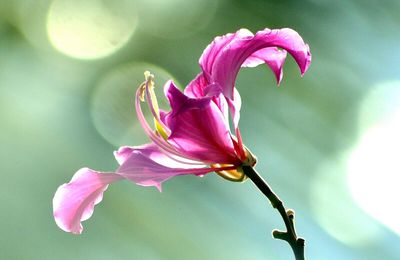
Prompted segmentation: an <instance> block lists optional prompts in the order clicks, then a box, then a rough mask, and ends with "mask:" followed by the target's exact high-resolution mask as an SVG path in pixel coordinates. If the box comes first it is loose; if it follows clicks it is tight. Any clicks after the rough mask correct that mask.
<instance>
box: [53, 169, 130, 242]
mask: <svg viewBox="0 0 400 260" xmlns="http://www.w3.org/2000/svg"><path fill="white" fill-rule="evenodd" d="M120 179H122V177H121V176H119V175H116V174H113V173H100V172H96V171H93V170H91V169H88V168H82V169H80V170H79V171H77V172H76V173H75V175H74V176H73V177H72V179H71V181H70V182H69V183H65V184H63V185H61V186H60V187H59V188H58V189H57V191H56V193H55V195H54V198H53V214H54V219H55V221H56V223H57V225H58V226H59V227H60V228H61V229H62V230H64V231H66V232H72V233H74V234H80V233H81V232H82V230H83V227H82V224H81V221H85V220H87V219H88V218H90V217H91V216H92V214H93V210H94V206H95V205H96V204H98V203H99V202H100V201H101V200H102V198H103V192H104V191H105V190H106V189H107V187H108V184H110V183H112V182H115V181H117V180H120Z"/></svg>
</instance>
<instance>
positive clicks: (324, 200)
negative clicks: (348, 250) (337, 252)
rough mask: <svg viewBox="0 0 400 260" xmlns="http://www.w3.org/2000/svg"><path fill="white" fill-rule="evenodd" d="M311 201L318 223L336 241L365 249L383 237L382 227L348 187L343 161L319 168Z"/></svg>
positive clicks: (341, 159)
mask: <svg viewBox="0 0 400 260" xmlns="http://www.w3.org/2000/svg"><path fill="white" fill-rule="evenodd" d="M311 198H312V200H311V205H312V210H313V214H314V215H315V217H316V219H317V221H318V223H319V224H320V225H321V227H322V228H323V229H324V230H325V231H326V232H327V233H328V234H329V235H330V236H332V237H333V238H335V239H336V240H338V241H340V242H342V243H344V244H347V245H350V246H363V245H365V244H369V243H372V242H373V241H374V240H376V238H377V237H378V236H379V235H380V229H379V226H378V225H377V224H376V223H375V221H374V220H373V219H372V218H370V217H369V216H368V215H367V214H365V213H364V212H363V211H362V210H361V209H360V208H359V207H358V206H357V205H356V204H355V203H354V201H353V200H352V198H351V194H350V192H349V191H348V189H347V186H346V175H345V163H344V158H339V159H337V160H332V161H328V162H325V163H323V164H322V165H321V166H320V168H319V171H318V173H317V175H316V176H315V178H314V180H313V185H312V191H311Z"/></svg>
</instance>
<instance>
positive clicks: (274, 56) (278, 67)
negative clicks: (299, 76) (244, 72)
mask: <svg viewBox="0 0 400 260" xmlns="http://www.w3.org/2000/svg"><path fill="white" fill-rule="evenodd" d="M286 53H287V52H286V51H285V50H279V49H278V48H275V47H270V48H265V49H261V50H259V51H256V52H254V53H253V54H252V55H250V57H248V58H247V59H246V60H245V61H244V63H243V64H242V67H256V66H258V65H260V64H263V63H266V64H267V65H268V67H270V69H271V70H272V72H273V73H274V75H275V78H276V81H277V83H278V85H279V83H280V82H281V81H282V78H283V64H284V63H285V59H286Z"/></svg>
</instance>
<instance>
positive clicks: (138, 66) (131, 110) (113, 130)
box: [91, 63, 177, 147]
mask: <svg viewBox="0 0 400 260" xmlns="http://www.w3.org/2000/svg"><path fill="white" fill-rule="evenodd" d="M146 70H148V71H150V72H151V73H152V74H154V76H155V91H156V95H157V98H158V102H159V105H160V108H164V109H165V108H167V107H168V102H167V99H166V98H165V96H164V94H163V86H164V84H165V83H166V82H167V81H168V80H170V79H173V76H172V75H171V74H170V73H168V72H166V71H165V70H163V69H162V68H159V67H157V66H155V65H152V64H146V63H130V64H125V65H122V66H120V67H118V68H116V69H114V70H112V71H110V72H109V73H108V74H106V75H105V76H104V77H103V78H102V79H101V80H100V82H99V84H98V85H97V87H96V89H95V91H94V93H93V96H92V103H91V114H92V119H93V123H94V125H95V127H96V129H97V131H98V132H99V133H100V134H101V136H103V137H104V139H106V140H107V141H108V142H109V143H111V144H113V145H115V146H117V147H118V146H122V145H139V144H141V143H143V142H146V141H147V138H146V135H145V133H144V131H143V129H142V127H141V125H140V123H139V121H138V120H137V117H136V111H135V104H134V102H135V94H136V90H137V88H138V87H139V85H140V84H141V83H142V82H143V81H144V74H143V73H144V72H145V71H146ZM174 82H175V83H176V84H177V82H176V81H175V80H174ZM144 107H145V106H144ZM143 113H144V114H145V117H146V118H147V120H148V122H149V123H150V124H151V123H152V122H153V120H152V116H151V113H150V112H149V111H147V110H145V109H144V110H143Z"/></svg>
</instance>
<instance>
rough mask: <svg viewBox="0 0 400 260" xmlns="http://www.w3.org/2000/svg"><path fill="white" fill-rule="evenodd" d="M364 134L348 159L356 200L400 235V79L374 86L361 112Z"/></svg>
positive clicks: (352, 189)
mask: <svg viewBox="0 0 400 260" xmlns="http://www.w3.org/2000/svg"><path fill="white" fill-rule="evenodd" d="M360 119H361V121H360V127H361V129H362V134H361V137H360V138H359V141H358V143H357V145H356V146H355V148H354V149H353V151H352V153H351V154H350V156H349V158H348V162H347V173H348V176H347V180H348V186H349V189H350V191H351V195H352V197H353V198H354V200H355V201H356V203H357V204H358V205H359V206H360V207H361V208H362V209H363V210H364V211H366V212H367V213H368V214H370V215H371V216H372V217H373V218H375V219H376V220H378V221H379V222H381V223H382V224H384V225H385V226H387V227H388V228H390V229H391V230H393V231H394V232H396V233H397V234H399V235H400V222H399V219H400V208H399V207H398V206H397V205H398V198H399V197H400V189H399V188H398V186H399V184H400V160H399V155H400V82H398V81H395V82H387V83H384V84H381V85H378V86H375V87H374V88H373V89H372V91H371V92H370V94H369V95H368V96H367V98H366V99H365V100H364V102H363V104H362V106H361V111H360Z"/></svg>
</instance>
